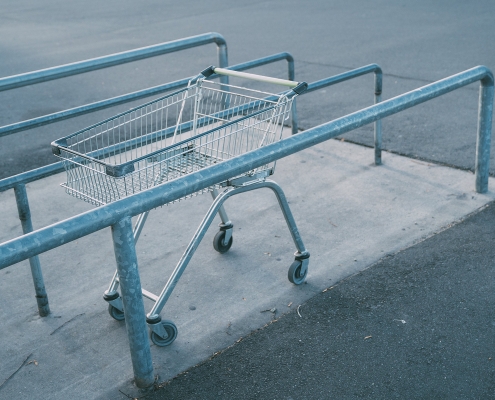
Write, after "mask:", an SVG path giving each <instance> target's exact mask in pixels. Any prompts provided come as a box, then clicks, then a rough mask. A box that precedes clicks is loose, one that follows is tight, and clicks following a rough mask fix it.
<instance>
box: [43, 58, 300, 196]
mask: <svg viewBox="0 0 495 400" xmlns="http://www.w3.org/2000/svg"><path fill="white" fill-rule="evenodd" d="M213 73H217V74H220V73H223V74H225V75H235V76H241V75H242V76H244V77H246V76H248V77H253V76H254V77H259V76H258V75H253V74H246V73H239V72H237V73H234V72H233V71H230V70H224V69H221V68H214V67H210V68H208V69H206V70H205V71H203V72H202V73H201V74H200V75H198V76H197V77H196V78H194V79H192V80H191V81H190V82H189V84H188V86H187V87H186V88H184V89H182V90H179V91H176V92H174V93H172V94H168V95H166V96H163V97H160V98H158V99H156V100H153V101H151V102H148V103H146V104H144V105H141V106H139V107H136V108H133V109H131V110H129V111H127V112H124V113H121V114H119V115H116V116H115V117H112V118H109V119H107V120H105V121H102V122H100V123H97V124H95V125H92V126H90V127H88V128H86V129H83V130H81V131H78V132H76V133H73V134H71V135H69V136H66V137H64V138H62V139H59V140H57V141H55V142H53V143H52V149H53V153H54V154H55V155H56V156H58V157H60V158H62V160H63V161H64V166H65V169H66V172H67V182H66V183H64V184H62V186H64V187H65V189H66V192H67V193H68V194H70V195H72V196H75V197H77V198H79V199H82V200H85V201H87V202H89V203H91V204H94V205H102V204H107V203H110V202H112V201H115V200H118V199H121V198H123V197H126V196H128V195H131V194H134V193H137V192H140V191H142V190H146V189H148V188H151V187H153V186H156V185H159V184H160V183H163V182H166V181H169V180H172V179H175V178H178V177H180V176H183V175H186V174H190V173H192V172H195V171H198V170H200V169H202V168H206V167H208V166H210V165H213V164H216V163H219V162H221V161H224V160H227V159H230V158H233V157H236V156H238V155H241V154H244V153H246V152H248V151H251V150H254V149H257V148H259V147H261V146H265V145H267V144H270V143H273V142H275V141H277V140H280V139H281V136H282V129H283V121H284V120H285V119H287V118H288V116H289V113H290V108H291V104H292V100H293V98H294V96H295V95H297V94H298V93H300V92H301V91H302V90H304V89H305V87H306V84H305V83H302V84H298V83H297V82H292V81H284V82H290V86H291V87H293V90H290V91H288V92H285V93H283V94H279V95H275V94H272V93H267V92H261V91H257V90H252V89H247V88H243V87H239V86H234V85H227V84H225V83H217V82H214V81H209V80H206V79H205V78H206V77H208V76H210V75H211V74H213ZM261 78H264V80H265V81H269V80H271V81H272V83H273V80H275V81H282V80H278V79H275V78H267V77H261ZM251 79H254V78H251ZM275 83H279V82H275ZM287 85H288V84H287ZM288 86H289V85H288ZM273 168H274V163H272V164H268V165H264V166H262V167H259V168H257V169H255V170H252V171H249V172H246V173H245V174H243V175H244V176H268V175H270V174H271V173H273ZM260 174H261V175H260ZM232 178H234V177H232ZM225 184H226V183H225V182H224V183H220V184H218V185H216V186H215V187H221V186H225ZM212 189H213V187H210V188H207V189H204V190H202V191H201V192H197V193H195V194H198V193H202V192H205V191H209V190H212Z"/></svg>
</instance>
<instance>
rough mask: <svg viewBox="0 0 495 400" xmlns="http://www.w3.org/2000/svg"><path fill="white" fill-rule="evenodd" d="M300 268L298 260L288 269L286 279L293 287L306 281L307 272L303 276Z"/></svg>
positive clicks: (300, 263) (300, 264)
mask: <svg viewBox="0 0 495 400" xmlns="http://www.w3.org/2000/svg"><path fill="white" fill-rule="evenodd" d="M301 268H302V262H301V261H299V260H296V261H294V262H293V263H292V265H291V266H290V268H289V274H288V278H289V281H290V282H291V283H293V284H294V285H300V284H301V283H303V282H304V281H305V280H306V275H307V273H308V270H306V271H305V272H304V274H301Z"/></svg>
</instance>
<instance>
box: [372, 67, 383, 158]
mask: <svg viewBox="0 0 495 400" xmlns="http://www.w3.org/2000/svg"><path fill="white" fill-rule="evenodd" d="M382 85H383V74H382V71H381V70H380V71H375V104H378V103H380V102H381V101H382ZM374 125H375V126H374V128H375V165H381V164H382V120H381V119H379V120H377V121H375V124H374Z"/></svg>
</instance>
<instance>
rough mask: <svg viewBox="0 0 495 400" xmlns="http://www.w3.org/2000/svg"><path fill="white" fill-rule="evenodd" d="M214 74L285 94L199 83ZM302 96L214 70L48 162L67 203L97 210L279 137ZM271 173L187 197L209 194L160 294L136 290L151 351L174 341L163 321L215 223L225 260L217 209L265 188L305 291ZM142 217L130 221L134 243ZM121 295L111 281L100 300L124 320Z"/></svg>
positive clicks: (305, 257)
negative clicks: (145, 307) (59, 175)
mask: <svg viewBox="0 0 495 400" xmlns="http://www.w3.org/2000/svg"><path fill="white" fill-rule="evenodd" d="M213 74H217V75H227V76H235V77H241V78H247V79H252V80H256V81H262V82H268V83H274V84H281V85H284V86H288V87H289V88H291V90H288V91H286V92H284V93H282V94H272V93H267V92H262V91H259V90H253V89H248V88H245V87H239V86H234V85H230V84H226V83H218V82H215V81H212V80H207V79H206V78H208V77H211V76H212V75H213ZM306 88H307V84H306V83H305V82H302V83H298V82H293V81H287V80H283V79H277V78H270V77H266V76H261V75H255V74H248V73H244V72H236V71H232V70H228V69H224V68H215V67H213V66H211V67H209V68H207V69H205V70H204V71H202V72H201V73H200V74H199V75H198V76H196V77H195V78H193V79H191V80H190V81H189V83H188V85H187V87H185V88H184V89H182V90H178V91H176V92H174V93H171V94H168V95H166V96H163V97H160V98H158V99H156V100H153V101H150V102H148V103H146V104H144V105H141V106H139V107H136V108H133V109H131V110H129V111H126V112H123V113H121V114H118V115H116V116H114V117H112V118H109V119H107V120H105V121H103V122H100V123H97V124H95V125H92V126H90V127H88V128H86V129H83V130H81V131H78V132H76V133H74V134H71V135H69V136H66V137H64V138H62V139H59V140H56V141H54V142H53V143H52V150H53V153H54V154H55V155H56V156H58V157H60V158H61V159H62V160H63V164H64V167H65V170H66V172H67V182H66V183H63V184H62V186H63V187H65V190H66V192H67V193H68V194H70V195H72V196H74V197H76V198H79V199H82V200H84V201H87V202H89V203H91V204H93V205H96V206H99V205H103V204H107V203H110V202H112V201H116V200H118V199H121V198H124V197H126V196H129V195H131V194H133V193H137V192H140V191H143V190H146V189H148V188H151V187H153V186H156V185H159V184H161V183H163V182H166V181H169V180H172V179H175V178H178V177H180V176H183V175H187V174H190V173H192V172H195V171H198V170H201V169H203V168H206V167H208V166H211V165H214V164H217V163H221V162H222V161H224V160H227V159H230V158H233V157H236V156H238V155H241V154H244V153H246V152H249V151H251V150H255V149H257V148H259V147H262V146H265V145H268V144H271V143H274V142H276V141H278V140H280V139H281V137H282V129H283V124H284V121H285V120H286V119H287V118H288V117H289V114H290V108H291V105H292V102H293V99H294V98H295V97H296V96H297V95H298V94H300V93H302V92H303V91H304V90H305V89H306ZM274 169H275V162H272V163H270V164H267V165H263V166H261V167H258V168H255V169H252V170H250V171H247V172H245V173H243V174H240V175H236V176H233V177H232V178H231V179H228V180H226V181H224V182H221V183H218V184H216V185H213V186H211V187H208V188H205V189H202V190H200V191H198V192H196V193H194V194H192V195H189V196H186V197H191V196H194V195H198V194H200V193H205V192H210V193H211V195H212V197H213V204H212V205H211V207H210V209H209V211H208V213H207V214H206V216H205V217H204V219H203V221H202V222H201V224H200V226H199V228H198V230H197V231H196V233H195V235H194V237H193V238H192V240H191V242H190V243H189V245H188V247H187V249H186V251H185V252H184V254H183V255H182V257H181V259H180V261H179V263H178V264H177V266H176V267H175V269H174V271H173V272H172V274H171V276H170V278H169V279H168V281H167V283H166V284H165V287H164V288H163V290H162V292H161V293H160V295H158V296H157V295H155V294H153V293H151V292H149V291H147V290H145V289H143V290H142V294H143V296H144V297H146V298H148V299H150V300H152V301H154V305H153V307H152V309H151V311H150V312H149V313H148V314H147V318H146V322H147V324H148V326H149V328H150V331H151V340H152V341H153V342H154V343H155V344H156V345H158V346H167V345H169V344H171V343H172V342H173V341H174V340H175V338H176V337H177V327H176V326H175V324H174V323H173V322H172V321H169V320H162V318H161V316H160V313H161V311H162V309H163V307H164V306H165V303H166V302H167V300H168V298H169V297H170V295H171V293H172V291H173V289H174V287H175V285H176V284H177V282H178V281H179V279H180V277H181V275H182V273H183V272H184V270H185V268H186V267H187V265H188V263H189V261H190V259H191V258H192V256H193V254H194V252H195V250H196V248H197V247H198V245H199V243H200V242H201V240H202V238H203V236H204V234H205V233H206V231H207V229H208V227H209V226H210V225H211V223H212V221H213V219H214V218H215V216H216V215H217V214H218V215H219V217H220V219H221V223H220V225H219V228H220V229H219V232H218V233H217V234H216V235H215V238H214V241H213V247H214V249H215V250H216V251H218V252H219V253H225V252H226V251H228V250H229V249H230V247H231V246H232V243H233V236H232V231H233V224H232V222H231V221H230V220H229V218H228V216H227V213H226V211H225V209H224V207H223V203H224V202H225V201H226V200H227V199H228V198H230V197H232V196H233V195H236V194H240V193H244V192H247V191H251V190H255V189H259V188H263V187H265V188H270V189H271V190H272V191H273V192H274V193H275V195H276V197H277V199H278V202H279V205H280V208H281V210H282V212H283V214H284V217H285V220H286V223H287V226H288V228H289V231H290V233H291V235H292V238H293V240H294V243H295V246H296V249H297V251H296V253H295V260H294V262H293V263H292V265H291V266H290V268H289V271H288V278H289V281H290V282H292V283H294V284H296V285H299V284H301V283H303V282H304V280H305V279H306V275H307V271H308V263H309V252H308V251H307V250H306V248H305V247H304V244H303V242H302V239H301V237H300V235H299V232H298V229H297V226H296V224H295V221H294V218H293V216H292V213H291V211H290V208H289V205H288V202H287V200H286V198H285V195H284V193H283V191H282V189H281V188H280V186H279V185H278V184H276V183H275V182H273V181H271V180H269V179H267V178H268V177H269V176H270V175H272V174H273V173H274ZM186 197H184V198H182V199H179V200H177V201H180V200H183V199H185V198H186ZM148 214H149V211H147V212H145V213H143V214H141V215H139V216H138V218H137V221H136V224H135V226H134V240H135V242H137V241H138V239H139V236H140V234H141V231H142V229H143V227H144V224H145V222H146V218H147V217H148ZM118 287H119V277H118V274H117V272H115V274H114V276H113V278H112V281H111V283H110V286H109V288H108V290H106V291H105V293H104V299H105V300H106V301H107V302H108V303H109V305H108V310H109V313H110V315H111V316H112V317H113V318H114V319H116V320H123V319H124V311H123V310H124V308H123V302H122V299H121V298H120V295H119V292H118Z"/></svg>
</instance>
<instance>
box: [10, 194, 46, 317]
mask: <svg viewBox="0 0 495 400" xmlns="http://www.w3.org/2000/svg"><path fill="white" fill-rule="evenodd" d="M14 193H15V200H16V203H17V211H18V213H19V219H20V221H21V225H22V232H23V233H24V234H26V233H29V232H32V231H33V223H32V221H31V211H30V210H29V201H28V198H27V192H26V186H25V185H24V184H20V185H17V186H15V187H14ZM29 265H30V267H31V275H32V277H33V283H34V291H35V293H36V301H37V303H38V313H39V315H40V317H46V316H47V315H48V314H50V305H49V304H48V295H47V294H46V289H45V283H44V281H43V273H42V272H41V264H40V259H39V258H38V256H34V257H31V258H30V259H29Z"/></svg>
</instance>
